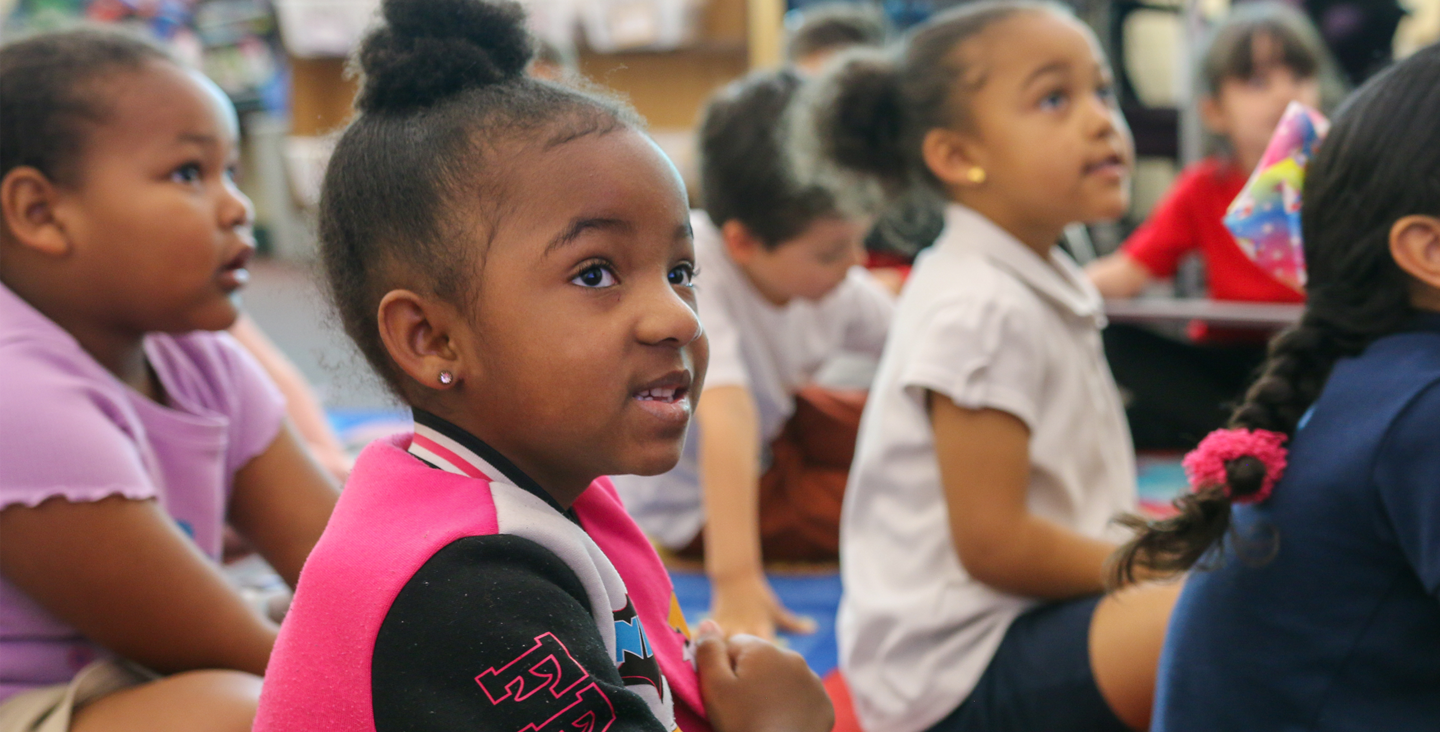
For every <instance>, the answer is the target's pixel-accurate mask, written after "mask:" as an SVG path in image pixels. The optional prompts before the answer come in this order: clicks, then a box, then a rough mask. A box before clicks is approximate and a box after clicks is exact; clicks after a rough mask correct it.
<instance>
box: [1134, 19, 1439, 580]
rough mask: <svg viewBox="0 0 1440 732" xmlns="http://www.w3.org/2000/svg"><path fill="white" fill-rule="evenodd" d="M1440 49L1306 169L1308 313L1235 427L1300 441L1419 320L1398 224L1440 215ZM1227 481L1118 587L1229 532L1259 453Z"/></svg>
mask: <svg viewBox="0 0 1440 732" xmlns="http://www.w3.org/2000/svg"><path fill="white" fill-rule="evenodd" d="M1437 120H1440V45H1432V46H1430V47H1428V48H1426V49H1424V50H1422V51H1420V52H1418V53H1416V54H1415V55H1414V56H1412V57H1410V58H1409V59H1407V60H1405V61H1404V62H1402V63H1400V64H1397V65H1396V66H1394V67H1392V68H1390V69H1389V70H1388V71H1386V72H1384V73H1383V74H1381V75H1379V76H1377V77H1375V78H1374V79H1372V80H1371V81H1370V82H1369V83H1367V84H1365V86H1363V87H1361V88H1360V89H1359V90H1358V91H1357V92H1355V94H1354V96H1352V97H1351V98H1350V99H1349V100H1348V101H1347V102H1346V103H1345V104H1344V105H1343V106H1342V107H1341V109H1340V110H1339V112H1338V113H1337V115H1336V120H1335V125H1334V127H1333V128H1332V129H1331V131H1330V134H1329V136H1327V137H1326V138H1325V140H1324V141H1323V142H1322V143H1321V144H1320V147H1319V150H1318V151H1317V152H1316V154H1315V158H1314V159H1313V160H1312V161H1311V162H1310V165H1309V168H1308V170H1307V171H1306V180H1305V191H1304V208H1303V211H1302V213H1301V217H1302V227H1303V230H1304V239H1305V262H1306V268H1307V270H1308V276H1309V282H1308V284H1307V287H1306V289H1307V303H1306V307H1305V314H1304V316H1303V317H1302V318H1301V320H1300V322H1299V323H1298V324H1297V325H1296V326H1294V327H1293V328H1291V329H1289V330H1287V331H1285V332H1284V333H1282V334H1280V335H1279V336H1277V337H1276V338H1275V340H1274V341H1273V342H1272V343H1271V344H1270V351H1269V354H1268V356H1267V358H1266V360H1265V365H1264V366H1263V367H1262V368H1261V372H1260V376H1259V377H1258V379H1257V380H1256V381H1255V383H1254V385H1253V386H1251V387H1250V390H1249V391H1248V392H1247V393H1246V395H1245V400H1244V402H1243V403H1242V404H1240V406H1239V407H1237V408H1236V409H1235V412H1234V414H1233V415H1232V416H1231V418H1230V426H1231V427H1238V428H1248V429H1263V430H1272V431H1275V432H1280V433H1283V434H1286V435H1293V434H1294V432H1295V429H1296V426H1297V425H1298V424H1299V422H1300V420H1301V418H1302V417H1303V416H1304V415H1305V413H1306V412H1307V411H1308V410H1309V409H1310V406H1311V405H1312V404H1314V402H1315V400H1316V399H1317V398H1318V397H1319V396H1320V391H1321V389H1322V388H1323V387H1324V386H1325V381H1326V379H1327V378H1328V377H1329V376H1330V370H1331V369H1332V368H1333V367H1334V365H1335V362H1336V361H1337V360H1339V359H1342V358H1346V357H1349V356H1354V355H1357V354H1359V353H1360V352H1361V351H1363V350H1364V349H1365V347H1366V346H1368V345H1369V344H1370V343H1372V342H1373V341H1375V340H1376V339H1378V338H1381V337H1383V336H1385V335H1388V334H1391V333H1394V332H1396V331H1398V330H1400V329H1401V328H1402V327H1403V326H1404V325H1405V323H1406V321H1407V320H1409V319H1410V318H1411V317H1412V316H1413V315H1414V313H1415V310H1414V308H1413V307H1412V306H1411V304H1410V296H1409V290H1410V282H1409V280H1408V278H1407V277H1406V276H1405V274H1404V272H1403V271H1401V269H1400V268H1399V266H1398V265H1396V264H1395V260H1394V259H1393V258H1392V257H1391V256H1390V229H1391V227H1392V226H1393V225H1394V223H1395V222H1396V221H1397V220H1399V219H1401V218H1403V217H1405V216H1409V215H1414V214H1424V215H1429V216H1440V123H1437ZM1226 472H1227V478H1228V480H1227V482H1226V485H1222V486H1207V487H1204V488H1203V489H1201V490H1200V491H1198V492H1196V493H1192V494H1189V495H1186V496H1184V497H1182V498H1179V499H1177V500H1176V501H1175V507H1176V508H1178V509H1179V514H1178V515H1176V516H1174V517H1173V518H1168V519H1164V520H1160V521H1153V522H1150V521H1146V520H1144V519H1143V518H1141V517H1137V516H1129V517H1125V518H1124V519H1122V520H1121V521H1122V523H1124V524H1125V525H1127V526H1130V527H1132V528H1136V529H1139V530H1140V533H1139V534H1138V535H1137V536H1136V537H1135V539H1133V540H1132V541H1131V542H1130V543H1128V544H1126V545H1125V546H1124V547H1123V548H1121V550H1120V551H1119V552H1118V553H1117V555H1116V558H1115V562H1114V567H1113V573H1112V577H1111V580H1112V583H1115V584H1125V583H1128V582H1131V581H1133V580H1134V577H1135V568H1136V567H1137V566H1143V567H1147V568H1150V569H1152V570H1157V571H1159V572H1162V573H1173V572H1180V571H1184V570H1187V569H1189V568H1191V567H1192V566H1195V565H1196V563H1197V562H1199V561H1200V560H1201V559H1203V558H1205V557H1206V555H1207V554H1208V553H1209V552H1210V551H1211V549H1212V548H1214V547H1215V546H1216V545H1217V544H1219V543H1221V542H1222V541H1224V539H1225V537H1226V535H1227V534H1228V533H1229V527H1230V504H1231V498H1230V496H1233V497H1235V498H1243V497H1246V496H1250V495H1254V494H1255V493H1256V492H1257V491H1259V490H1260V488H1261V484H1262V483H1263V481H1264V478H1265V468H1264V466H1263V465H1261V464H1260V463H1259V461H1258V460H1256V459H1255V458H1252V457H1242V458H1239V459H1237V460H1233V461H1231V462H1230V463H1228V464H1227V465H1226Z"/></svg>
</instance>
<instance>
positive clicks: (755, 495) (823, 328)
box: [616, 71, 894, 637]
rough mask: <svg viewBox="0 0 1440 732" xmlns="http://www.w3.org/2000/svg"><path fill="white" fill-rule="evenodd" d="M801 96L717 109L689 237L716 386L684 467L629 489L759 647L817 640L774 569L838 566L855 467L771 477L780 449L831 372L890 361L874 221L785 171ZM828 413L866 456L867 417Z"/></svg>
mask: <svg viewBox="0 0 1440 732" xmlns="http://www.w3.org/2000/svg"><path fill="white" fill-rule="evenodd" d="M800 84H801V81H800V78H799V77H798V76H796V75H795V74H794V73H793V72H789V71H779V72H765V73H760V74H757V75H754V76H751V77H749V78H746V79H744V80H741V81H738V82H735V83H734V84H731V85H730V86H729V87H727V88H726V89H724V90H722V91H721V92H720V93H718V94H717V95H716V96H715V98H714V99H712V100H711V102H710V104H709V106H708V107H707V108H706V110H705V114H704V119H703V121H702V123H701V128H700V148H701V163H700V166H701V179H702V185H703V190H702V193H701V195H702V198H703V199H704V203H705V211H704V212H696V213H695V214H694V215H692V216H691V225H692V226H693V227H694V230H695V251H696V261H697V263H698V264H699V267H700V271H701V272H703V274H702V275H701V277H700V281H699V283H698V285H697V290H696V293H697V294H696V297H697V300H698V302H699V306H700V313H701V317H702V318H703V320H704V323H705V329H706V333H707V334H708V335H709V337H710V375H709V377H708V378H707V379H706V383H705V391H704V392H703V393H702V394H701V395H700V396H701V399H700V405H699V407H698V409H697V410H696V414H695V417H696V418H695V424H694V425H693V426H692V428H691V430H692V434H691V436H690V439H689V441H688V443H687V444H686V446H685V454H684V456H683V457H682V458H681V461H680V464H679V465H677V466H676V467H675V469H674V470H671V471H670V472H668V473H665V474H664V475H660V476H655V477H649V478H641V477H636V476H623V477H620V478H617V479H616V487H617V488H619V490H620V493H621V495H622V496H623V497H624V499H625V504H626V506H627V507H628V508H629V509H630V512H631V513H632V514H633V515H634V516H635V518H636V520H637V521H638V522H639V523H640V525H641V526H642V527H644V528H645V530H646V531H647V532H649V533H650V534H651V535H652V536H654V537H656V538H657V539H658V540H659V541H660V542H661V543H662V544H664V545H666V546H667V547H670V548H671V549H675V550H678V551H680V552H681V553H682V554H692V555H698V554H699V553H700V549H701V542H702V540H703V547H704V555H705V568H706V571H707V572H708V574H709V575H710V579H711V581H712V583H713V587H714V600H713V603H712V607H713V610H712V614H713V616H714V618H715V619H716V620H717V621H718V622H719V623H720V624H721V625H722V626H724V627H725V628H726V629H727V630H729V631H731V632H737V633H753V634H756V635H759V636H761V637H773V635H774V633H775V631H776V629H777V628H778V629H779V630H783V631H791V632H794V631H804V630H808V629H809V623H808V622H807V621H803V620H801V619H799V618H797V617H795V616H793V615H791V614H790V613H789V612H788V611H787V610H786V609H785V608H784V607H783V606H782V605H781V604H780V602H779V600H778V599H777V598H776V597H775V594H774V592H772V591H771V589H770V585H769V582H768V581H767V580H766V579H765V574H764V570H763V568H762V565H761V559H762V557H763V558H765V559H770V560H792V561H795V560H824V559H829V560H832V561H833V560H834V559H835V556H836V552H837V549H838V545H839V513H840V499H841V496H842V495H843V492H844V489H845V478H844V473H843V467H842V468H841V471H840V472H838V473H837V474H835V475H834V476H833V479H830V480H824V479H822V480H809V481H807V480H790V479H788V478H787V475H785V474H784V472H785V471H784V465H783V463H784V460H783V459H782V458H784V457H785V456H784V455H783V454H780V455H775V456H774V457H775V458H776V460H775V461H774V464H771V465H767V464H766V463H767V458H768V457H770V456H771V454H770V453H769V451H767V449H766V446H767V445H770V444H771V443H772V442H773V441H774V440H775V439H776V438H777V437H779V436H780V435H781V431H782V429H784V428H785V425H786V420H788V419H790V418H791V416H792V415H794V414H796V394H797V393H798V392H799V391H800V390H801V389H802V387H805V386H806V385H807V384H808V383H809V382H810V380H811V379H812V378H813V377H814V376H815V374H816V372H817V371H819V369H820V367H821V366H823V365H824V364H825V363H826V362H827V361H828V360H829V359H831V358H834V357H835V356H837V355H839V354H840V353H842V352H846V351H848V352H853V353H863V354H873V355H874V356H876V357H878V356H879V354H880V349H881V348H882V347H883V346H884V343H885V334H886V332H887V330H888V328H889V325H890V316H891V313H892V311H893V308H894V306H893V303H892V298H891V296H890V295H889V294H888V293H887V292H886V291H885V290H884V289H883V288H882V287H881V286H880V285H879V283H877V282H875V281H874V279H873V278H871V277H870V275H869V274H868V273H867V272H866V271H865V270H864V269H862V268H861V267H859V266H858V265H859V264H860V262H861V257H862V255H863V249H862V248H861V241H862V237H863V236H864V235H865V230H866V226H867V222H866V221H865V220H863V219H857V218H847V217H845V216H842V215H840V214H839V213H838V212H837V211H836V209H835V202H834V200H833V199H832V198H831V196H830V194H828V193H827V192H825V191H824V190H822V189H820V188H818V187H805V186H801V185H799V184H797V183H796V182H795V180H794V178H793V175H792V174H791V172H790V169H789V167H788V166H787V164H786V163H787V158H786V155H785V153H784V149H783V147H782V145H781V139H780V132H779V129H780V127H781V124H782V121H783V119H784V117H785V113H786V110H787V109H788V108H789V106H790V104H791V100H792V99H794V98H795V96H796V93H797V90H798V89H799V88H800ZM817 400H818V401H819V402H820V403H821V408H822V409H829V410H830V411H831V412H832V413H833V414H835V415H836V418H837V419H838V420H839V422H840V424H839V425H838V428H839V429H841V431H842V432H843V433H844V434H843V438H842V441H845V442H848V443H849V444H851V445H853V443H854V437H853V434H854V430H855V428H856V426H857V425H858V424H859V412H860V407H861V406H862V403H863V402H861V401H860V400H859V399H853V400H850V402H848V403H847V402H846V401H844V400H843V399H836V398H835V397H834V396H833V395H827V394H818V395H817ZM847 425H848V426H847ZM847 457H848V450H847ZM848 464H849V461H848V459H846V460H844V461H843V463H842V465H843V466H847V467H848ZM767 468H772V470H771V471H770V472H767ZM826 507H828V510H827V508H826ZM812 518H813V519H814V520H812Z"/></svg>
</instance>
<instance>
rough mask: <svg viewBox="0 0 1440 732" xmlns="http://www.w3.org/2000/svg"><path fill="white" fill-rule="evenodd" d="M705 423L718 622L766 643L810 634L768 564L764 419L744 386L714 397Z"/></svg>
mask: <svg viewBox="0 0 1440 732" xmlns="http://www.w3.org/2000/svg"><path fill="white" fill-rule="evenodd" d="M695 418H696V419H697V420H699V423H700V483H701V485H702V489H703V491H704V502H705V571H706V573H707V574H708V575H710V581H711V582H712V583H713V584H714V601H713V607H712V615H713V616H714V618H715V620H716V621H717V622H718V623H720V625H721V626H722V627H724V628H725V630H726V631H727V632H730V633H750V634H754V635H758V636H760V637H762V638H771V637H774V635H775V627H776V625H777V624H778V625H780V626H781V627H782V629H785V630H802V631H803V630H808V627H809V626H808V624H806V623H805V622H804V621H802V620H800V619H798V618H795V617H794V616H791V615H790V614H789V612H787V611H786V610H785V608H784V607H782V606H781V605H780V603H779V601H778V600H777V599H776V598H775V594H774V592H773V591H772V590H771V589H770V583H769V581H768V580H766V579H765V572H764V567H763V564H762V563H761V556H760V498H759V496H760V455H759V448H758V446H759V444H760V418H759V417H758V416H757V415H756V413H755V402H754V400H753V399H752V398H751V397H750V392H749V391H748V390H747V389H745V388H744V387H742V386H720V387H715V388H713V389H706V390H705V391H704V393H702V394H701V396H700V405H699V407H698V408H697V409H696V410H695Z"/></svg>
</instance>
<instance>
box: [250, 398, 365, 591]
mask: <svg viewBox="0 0 1440 732" xmlns="http://www.w3.org/2000/svg"><path fill="white" fill-rule="evenodd" d="M338 498H339V492H338V491H336V490H335V486H334V483H333V482H332V481H331V479H330V477H329V475H327V474H326V473H325V472H324V471H322V470H321V468H320V466H319V465H317V464H316V463H315V461H314V460H313V459H312V458H311V457H310V455H308V454H307V453H306V451H305V448H304V447H303V446H302V445H301V444H300V441H299V439H297V438H296V436H295V433H294V432H293V431H292V430H291V429H290V427H289V425H288V424H287V425H285V426H283V427H281V429H280V433H279V434H278V435H276V437H275V440H274V441H273V442H271V443H270V447H268V448H266V449H265V452H263V453H260V454H259V455H257V456H256V457H255V458H254V459H253V460H251V461H250V462H249V463H247V464H246V465H245V467H243V468H241V469H240V472H238V473H236V474H235V487H234V489H233V491H232V492H231V496H230V510H229V519H230V524H231V525H232V526H234V527H235V529H236V530H237V531H239V532H240V533H241V534H242V535H243V536H245V538H247V539H249V540H250V541H251V543H253V544H254V545H255V547H256V549H258V550H259V551H260V555H261V556H263V557H265V560H266V561H267V562H269V563H270V566H272V567H274V568H275V571H276V572H278V573H279V574H280V576H281V577H283V578H284V579H285V582H286V584H288V585H290V586H291V587H292V588H293V587H294V586H295V583H296V581H297V580H298V579H299V577H300V568H301V566H303V565H304V564H305V558H306V557H308V556H310V550H311V549H313V548H314V547H315V542H316V541H318V540H319V539H320V533H321V532H322V531H324V530H325V522H327V521H329V520H330V512H331V511H332V510H334V508H335V501H336V500H337V499H338Z"/></svg>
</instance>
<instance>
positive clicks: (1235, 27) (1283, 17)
mask: <svg viewBox="0 0 1440 732" xmlns="http://www.w3.org/2000/svg"><path fill="white" fill-rule="evenodd" d="M1260 38H1268V39H1270V40H1271V41H1273V42H1274V43H1275V46H1276V52H1277V53H1276V56H1275V58H1273V59H1266V60H1267V61H1273V62H1278V63H1279V64H1280V65H1281V66H1284V67H1285V68H1287V69H1289V70H1290V71H1291V72H1292V73H1294V74H1295V75H1296V76H1298V77H1300V78H1302V79H1313V78H1317V77H1319V76H1320V75H1321V72H1322V71H1330V72H1331V73H1333V62H1331V61H1330V57H1329V56H1330V54H1329V52H1328V51H1327V50H1326V49H1325V41H1323V40H1321V39H1320V33H1319V31H1317V30H1315V26H1314V25H1312V24H1311V23H1310V19H1309V18H1307V17H1306V16H1305V14H1304V13H1302V12H1300V11H1299V10H1296V9H1295V8H1292V7H1290V6H1289V5H1284V4H1281V3H1278V2H1257V3H1245V4H1243V5H1237V6H1235V8H1234V9H1233V10H1231V11H1230V12H1229V14H1227V15H1226V16H1225V19H1224V20H1222V21H1221V22H1220V24H1219V25H1217V26H1215V28H1214V29H1213V30H1212V31H1211V32H1210V35H1209V36H1208V37H1207V39H1206V40H1205V42H1204V44H1203V46H1202V48H1203V50H1202V51H1201V53H1200V64H1199V73H1200V84H1201V89H1202V91H1203V92H1204V93H1205V94H1209V95H1214V94H1218V93H1219V92H1220V87H1221V85H1222V84H1224V83H1225V81H1226V80H1227V79H1238V80H1240V81H1245V80H1248V79H1250V78H1251V77H1253V76H1255V74H1257V73H1259V72H1260V71H1263V69H1260V68H1257V67H1256V66H1255V44H1256V42H1257V40H1258V39H1260Z"/></svg>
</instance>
